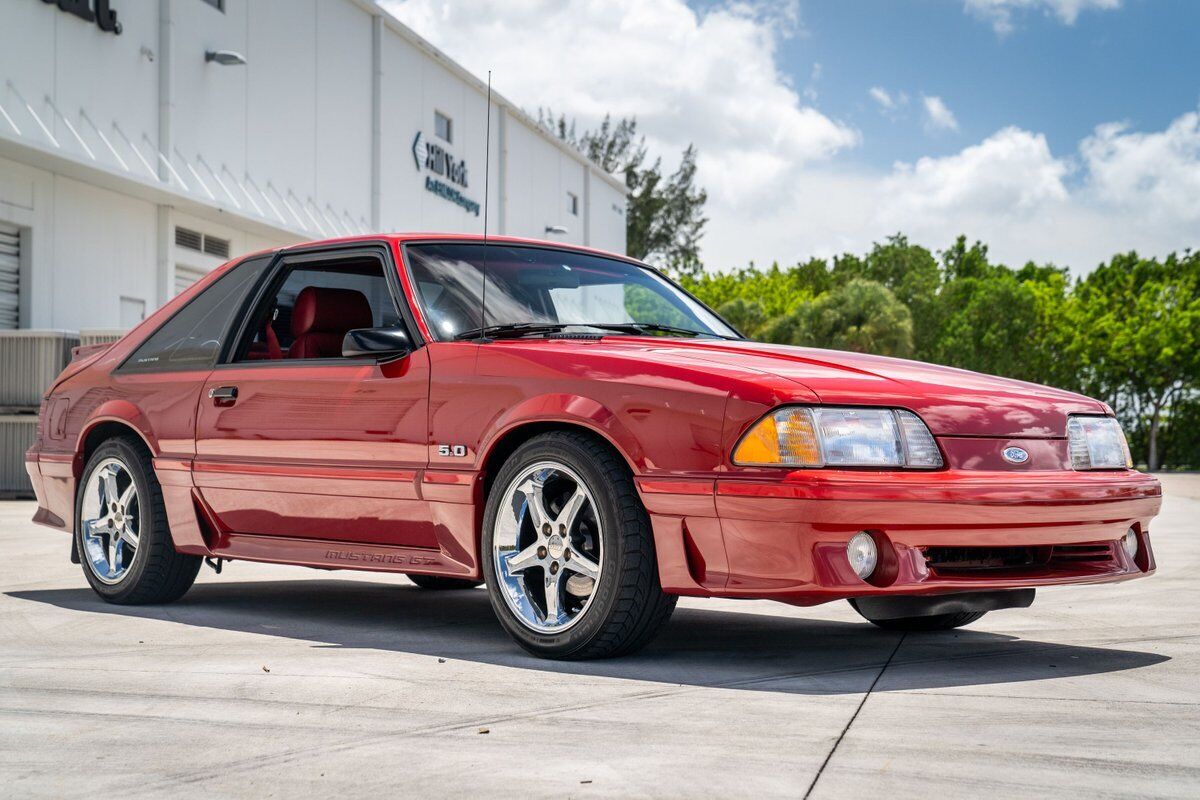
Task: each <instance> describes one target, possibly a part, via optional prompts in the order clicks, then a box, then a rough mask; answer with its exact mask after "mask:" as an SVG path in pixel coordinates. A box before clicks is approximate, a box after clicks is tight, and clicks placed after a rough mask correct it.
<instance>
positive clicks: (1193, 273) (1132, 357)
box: [1072, 252, 1200, 470]
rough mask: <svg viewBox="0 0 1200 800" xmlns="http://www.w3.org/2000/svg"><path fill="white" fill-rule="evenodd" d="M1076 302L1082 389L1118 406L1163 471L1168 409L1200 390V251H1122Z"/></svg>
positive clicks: (1087, 282)
mask: <svg viewBox="0 0 1200 800" xmlns="http://www.w3.org/2000/svg"><path fill="white" fill-rule="evenodd" d="M1075 300H1076V303H1075V305H1074V315H1073V317H1074V318H1073V322H1074V329H1075V334H1076V335H1075V340H1074V343H1073V348H1072V350H1073V354H1074V355H1075V356H1076V358H1077V359H1078V360H1079V364H1080V367H1081V373H1080V376H1081V380H1080V383H1081V387H1080V388H1082V389H1083V390H1084V391H1086V392H1087V393H1089V394H1092V395H1094V396H1097V397H1102V398H1105V399H1107V400H1108V401H1109V403H1110V404H1111V405H1113V406H1114V407H1115V408H1116V410H1117V412H1118V413H1119V414H1120V415H1121V416H1122V417H1123V418H1124V419H1125V420H1126V423H1127V425H1129V426H1130V427H1132V428H1134V429H1135V431H1136V432H1137V434H1138V438H1139V439H1144V441H1145V454H1146V464H1147V466H1148V467H1149V468H1150V469H1151V470H1156V469H1158V467H1159V449H1158V437H1159V431H1160V428H1161V426H1162V423H1163V421H1164V419H1165V418H1166V415H1167V414H1168V413H1169V412H1170V411H1171V409H1172V407H1173V405H1174V404H1175V403H1181V404H1182V403H1184V402H1187V401H1191V400H1192V399H1193V398H1194V397H1195V395H1196V393H1197V392H1198V391H1200V255H1198V254H1196V253H1190V252H1189V253H1185V254H1184V255H1183V256H1182V257H1177V256H1175V255H1171V256H1169V257H1167V258H1166V259H1165V260H1164V261H1162V262H1160V261H1158V260H1157V259H1143V258H1139V257H1138V255H1137V254H1136V253H1127V254H1124V255H1119V256H1115V257H1114V258H1113V259H1112V260H1111V261H1109V262H1108V263H1107V264H1101V265H1100V266H1099V267H1097V268H1096V269H1095V270H1094V271H1093V272H1092V273H1090V274H1089V275H1088V276H1087V277H1086V278H1085V279H1084V280H1083V281H1082V282H1081V283H1080V284H1079V286H1078V287H1077V289H1076V293H1075Z"/></svg>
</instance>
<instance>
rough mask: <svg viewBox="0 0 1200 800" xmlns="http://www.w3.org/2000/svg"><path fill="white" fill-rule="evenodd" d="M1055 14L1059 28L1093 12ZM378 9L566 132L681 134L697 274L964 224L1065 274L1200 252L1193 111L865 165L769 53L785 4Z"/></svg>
mask: <svg viewBox="0 0 1200 800" xmlns="http://www.w3.org/2000/svg"><path fill="white" fill-rule="evenodd" d="M1004 5H1006V6H1009V7H1012V6H1013V4H1012V3H1006V4H1004ZM1060 5H1061V7H1062V8H1063V9H1064V10H1063V11H1062V12H1061V13H1062V14H1063V15H1064V16H1063V17H1062V18H1063V19H1064V20H1070V19H1073V16H1071V15H1072V14H1078V13H1079V10H1081V9H1083V8H1084V7H1099V6H1098V5H1097V3H1096V2H1091V3H1085V2H1082V0H1080V2H1076V3H1075V4H1074V6H1073V8H1074V9H1075V10H1074V11H1072V10H1071V6H1070V4H1058V5H1055V6H1054V9H1058V8H1059V6H1060ZM386 6H387V7H388V8H389V9H391V10H393V11H395V12H397V13H398V14H399V15H400V17H401V18H402V19H403V20H404V21H406V22H408V23H409V24H410V25H412V26H413V27H414V28H415V29H416V30H417V31H418V32H419V33H420V34H422V35H423V36H426V37H428V38H430V39H431V40H432V41H433V42H434V43H435V44H437V45H438V46H439V47H441V48H443V49H444V50H446V51H447V52H448V53H449V54H450V55H451V56H452V57H454V58H456V59H459V60H460V61H461V62H462V63H463V64H464V65H465V66H467V67H468V68H469V69H471V70H472V71H474V72H475V73H476V74H481V73H483V72H485V71H486V70H487V69H488V68H489V67H490V68H492V69H493V70H494V80H495V85H496V87H497V89H498V90H499V91H501V92H503V93H504V94H505V95H507V96H508V97H510V98H511V99H513V100H514V101H516V102H519V103H523V104H525V106H526V107H528V108H533V109H536V108H537V107H538V106H551V107H553V108H554V110H555V111H558V112H565V113H566V114H567V115H568V116H574V117H577V118H578V119H579V124H580V128H581V129H582V128H586V127H588V126H590V125H593V124H595V122H596V121H598V120H599V119H600V118H602V117H603V115H604V114H605V113H606V112H611V113H612V114H614V115H615V116H618V117H619V116H632V115H636V116H637V118H638V119H639V120H640V122H641V127H642V129H643V130H644V131H645V133H646V134H647V137H648V139H647V141H648V144H649V146H650V147H651V150H652V152H653V153H654V154H656V155H657V154H661V155H663V156H664V157H666V158H667V159H668V160H669V159H671V158H675V157H677V156H678V154H679V153H680V152H681V151H682V150H683V148H684V147H685V146H686V145H687V144H688V143H689V142H695V143H696V145H697V147H698V148H699V152H700V158H699V175H698V180H699V183H700V184H701V185H702V186H704V187H705V188H706V189H707V190H708V192H709V202H708V207H707V208H706V213H707V216H708V217H709V218H710V222H709V225H708V229H707V230H708V233H707V235H706V237H705V239H704V241H703V256H704V258H705V261H706V263H707V264H708V265H709V266H710V268H714V269H717V268H729V267H737V266H743V265H745V264H747V263H748V262H749V261H752V260H753V261H755V262H757V263H759V264H769V263H770V262H771V261H773V260H778V261H779V262H781V263H784V264H789V263H794V262H795V261H797V260H800V259H805V258H808V257H810V256H814V255H816V256H830V255H834V254H837V253H841V252H846V251H851V252H861V251H863V250H864V249H866V248H869V247H870V245H871V243H872V242H873V241H879V240H882V239H883V238H884V237H886V236H888V235H890V234H892V233H896V232H897V231H902V232H904V233H907V234H908V235H909V236H910V237H911V238H912V239H913V240H914V241H918V242H920V243H922V244H925V245H926V246H928V247H930V248H933V249H938V248H943V247H946V246H948V245H949V244H951V243H952V242H953V240H954V238H955V237H956V236H958V235H959V234H965V235H967V236H968V237H970V238H972V239H981V240H983V241H984V242H987V243H988V244H989V245H990V246H991V252H992V253H993V254H994V255H995V256H996V257H997V258H998V259H999V260H1001V261H1004V262H1006V263H1010V264H1021V263H1024V261H1026V260H1028V259H1032V260H1036V261H1039V262H1045V261H1051V262H1054V263H1057V264H1060V265H1063V266H1070V267H1072V268H1074V269H1076V270H1077V271H1083V270H1087V269H1090V268H1091V267H1093V266H1094V265H1095V264H1097V263H1099V262H1100V261H1101V260H1103V259H1106V258H1108V257H1109V256H1111V255H1113V254H1114V253H1116V252H1120V251H1124V250H1129V249H1138V250H1139V251H1142V252H1147V253H1154V254H1164V253H1167V252H1169V251H1171V250H1180V249H1183V248H1186V247H1193V248H1194V247H1196V246H1197V245H1200V241H1198V240H1200V114H1198V113H1195V112H1193V113H1187V114H1184V115H1182V116H1180V117H1179V118H1178V119H1176V120H1175V121H1174V122H1173V123H1172V124H1171V125H1169V126H1168V127H1167V128H1166V129H1164V130H1161V131H1150V132H1138V131H1135V130H1133V129H1132V128H1130V127H1128V126H1126V125H1122V124H1107V125H1100V126H1098V127H1097V128H1096V129H1095V131H1094V132H1093V133H1092V135H1090V136H1089V137H1087V138H1086V139H1085V140H1084V141H1083V142H1081V143H1080V144H1079V146H1078V148H1077V149H1076V148H1070V149H1069V150H1066V151H1063V152H1060V153H1054V152H1052V151H1051V149H1050V145H1049V143H1048V141H1047V139H1046V137H1045V136H1043V135H1042V134H1040V133H1038V132H1036V131H1030V130H1023V129H1020V128H1015V127H1009V128H1003V129H1001V130H999V131H997V132H995V133H994V134H992V135H991V136H988V137H987V138H985V139H984V140H982V141H980V142H978V143H976V144H973V145H971V146H969V147H965V148H963V149H962V150H960V151H958V152H954V153H950V154H947V155H942V156H938V157H925V158H919V159H916V160H914V161H911V162H907V163H898V164H896V165H894V166H893V167H891V168H889V169H870V168H866V167H863V166H861V165H854V164H852V163H848V162H849V161H850V159H848V158H838V156H839V155H843V156H844V155H847V154H850V153H852V152H853V148H854V146H855V145H856V144H857V143H858V141H859V134H858V132H857V131H856V130H855V129H854V128H852V127H850V126H849V125H847V124H845V123H843V122H840V121H838V120H835V119H832V118H831V117H829V116H828V115H826V114H824V113H822V112H821V111H820V110H819V109H817V108H815V107H814V106H813V105H812V104H811V103H808V102H806V101H805V100H804V98H803V97H802V95H801V94H800V93H799V92H798V91H797V90H796V89H795V88H794V87H793V85H792V84H791V83H790V82H789V80H788V79H787V78H786V76H784V75H782V74H781V73H780V71H779V69H778V67H777V63H776V57H775V54H776V48H777V46H778V45H779V43H780V41H781V40H782V39H783V37H787V36H789V35H792V34H793V33H794V32H795V31H796V30H797V26H798V25H799V18H798V16H797V15H796V13H795V6H794V5H791V4H788V3H783V4H777V5H772V6H768V7H767V8H766V9H765V10H763V8H762V7H756V10H749V7H748V6H747V5H742V4H730V5H719V6H716V7H714V8H712V9H711V10H709V11H708V12H706V13H697V12H696V11H694V10H692V9H690V8H688V7H687V6H686V5H684V4H683V2H682V0H643V1H642V2H637V1H636V0H612V1H611V2H609V3H595V2H587V0H569V2H563V3H561V4H560V3H558V2H552V1H551V0H512V2H510V3H508V4H506V5H505V6H504V7H503V11H502V12H500V11H497V10H496V6H494V5H492V4H489V3H487V2H484V0H462V1H461V2H454V3H449V2H445V3H443V2H437V0H397V2H390V3H386ZM1043 7H1047V6H1045V5H1044V4H1043ZM1055 13H1056V14H1057V13H1059V11H1057V10H1055ZM802 41H803V40H802V39H799V38H797V39H794V40H793V42H799V43H800V44H801V45H802ZM810 81H815V78H814V77H812V76H810ZM875 90H878V91H875ZM869 96H870V97H871V98H872V100H873V101H874V102H875V103H876V104H877V105H878V107H879V108H880V110H881V111H883V112H884V113H898V112H899V111H900V110H901V109H902V107H903V106H904V104H905V103H906V102H907V99H908V98H907V96H906V95H904V94H903V93H899V92H896V91H892V90H888V89H885V88H884V87H881V86H880V87H874V89H872V90H871V92H870V93H869ZM928 99H932V98H927V99H926V100H928ZM888 102H890V103H891V104H892V105H891V106H890V107H889V105H888ZM943 105H944V104H943Z"/></svg>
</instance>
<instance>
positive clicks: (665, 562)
mask: <svg viewBox="0 0 1200 800" xmlns="http://www.w3.org/2000/svg"><path fill="white" fill-rule="evenodd" d="M638 483H639V488H640V490H641V494H642V497H643V500H644V501H645V503H646V506H647V509H648V510H649V511H650V514H651V519H652V522H653V524H654V532H655V544H656V547H657V549H658V560H659V569H660V578H661V580H662V584H663V588H664V589H666V590H667V591H669V592H674V593H678V594H689V595H709V596H721V597H754V598H771V599H776V600H782V601H785V602H790V603H796V604H799V605H813V604H816V603H823V602H827V601H829V600H835V599H840V598H849V597H867V596H872V595H885V594H891V595H895V594H939V593H948V592H965V591H980V590H990V589H1015V588H1024V587H1039V586H1055V585H1063V584H1074V583H1100V582H1107V581H1120V580H1128V579H1130V578H1136V577H1141V576H1143V575H1148V574H1150V573H1152V572H1153V571H1154V556H1153V551H1152V550H1151V546H1150V537H1149V525H1150V520H1151V519H1152V518H1153V517H1154V516H1155V515H1156V514H1157V513H1158V510H1159V506H1160V505H1161V502H1162V492H1161V489H1160V487H1159V484H1158V481H1157V480H1156V479H1155V478H1153V477H1151V476H1149V475H1143V474H1141V473H1138V472H1134V471H1131V470H1128V471H1126V470H1122V471H1119V472H1094V473H1080V472H1069V471H1046V472H1032V471H1025V472H1021V473H1017V474H1014V473H1013V472H981V471H968V470H954V469H951V470H945V471H940V472H926V473H920V472H867V471H861V472H849V471H838V470H808V471H796V472H791V473H786V474H784V475H783V476H778V477H772V476H753V477H718V478H715V479H711V480H707V479H706V480H696V479H691V478H678V479H677V478H657V477H642V478H640V479H639V481H638ZM1131 527H1132V528H1133V529H1134V530H1135V531H1137V533H1138V542H1139V548H1138V553H1137V555H1136V556H1135V557H1134V558H1130V557H1129V556H1128V555H1126V553H1125V552H1124V550H1123V549H1122V548H1121V546H1120V543H1119V540H1120V539H1121V537H1122V536H1124V534H1125V532H1126V531H1127V530H1129V529H1130V528H1131ZM864 530H865V531H869V532H870V533H871V534H872V536H874V537H875V539H876V542H877V544H878V545H879V546H880V556H881V557H880V566H879V567H878V568H877V570H876V572H875V574H873V575H872V576H871V577H870V578H869V579H868V580H865V581H864V580H862V579H860V578H859V577H858V576H857V575H855V574H854V572H853V571H852V570H851V569H850V565H849V563H848V561H847V560H846V557H845V546H846V542H847V541H848V540H849V539H850V537H851V536H853V535H854V534H856V533H858V532H859V531H864ZM964 548H965V549H964ZM956 559H957V561H956Z"/></svg>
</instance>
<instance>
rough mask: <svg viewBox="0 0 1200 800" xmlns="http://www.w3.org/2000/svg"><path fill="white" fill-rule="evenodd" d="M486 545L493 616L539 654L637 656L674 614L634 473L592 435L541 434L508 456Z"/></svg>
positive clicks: (487, 516) (486, 527) (491, 503)
mask: <svg viewBox="0 0 1200 800" xmlns="http://www.w3.org/2000/svg"><path fill="white" fill-rule="evenodd" d="M482 544H483V546H482V548H481V557H482V561H483V572H484V577H485V579H486V583H487V587H488V596H489V597H490V599H491V602H492V608H493V610H494V611H495V612H496V617H497V618H498V619H499V621H500V624H501V625H502V626H503V627H504V629H505V630H506V631H508V633H509V635H510V636H512V638H513V639H514V640H515V641H516V642H517V644H519V645H520V646H521V647H523V648H525V649H526V650H528V651H529V652H530V653H532V654H534V655H536V656H540V657H542V658H556V659H588V658H608V657H612V656H618V655H624V654H626V653H631V652H634V651H635V650H638V649H640V648H642V647H643V646H645V645H646V644H647V643H648V642H649V641H650V640H651V639H652V638H653V637H654V635H655V633H657V632H658V630H659V628H660V627H662V625H663V624H664V623H665V622H666V621H667V619H668V618H669V617H670V616H671V612H672V611H673V610H674V608H675V602H676V598H675V597H674V596H673V595H668V594H666V593H664V592H663V590H662V586H661V585H660V584H659V581H658V566H657V562H656V559H655V554H654V537H653V534H652V533H651V530H650V519H649V517H648V515H647V514H646V509H645V508H644V507H643V506H642V503H641V500H640V499H639V497H638V494H637V490H636V488H635V487H634V484H633V476H632V475H631V474H630V472H629V468H628V467H627V466H626V464H625V462H624V461H622V460H621V458H620V457H619V456H618V455H617V454H616V453H614V452H613V450H612V449H611V448H610V447H609V446H608V445H607V443H605V442H603V441H600V440H598V439H596V438H595V437H593V436H589V435H587V434H583V433H574V432H555V433H547V434H542V435H540V436H536V437H534V438H532V439H530V440H529V441H528V442H526V443H525V444H523V445H521V446H520V447H519V448H518V449H517V450H516V452H514V453H513V454H512V455H511V456H510V457H509V459H508V460H507V461H506V462H505V464H504V466H503V468H501V470H500V472H499V474H498V475H497V476H496V479H495V481H494V482H493V483H492V486H491V490H490V491H489V493H488V498H487V507H486V510H485V513H484V519H483V543H482Z"/></svg>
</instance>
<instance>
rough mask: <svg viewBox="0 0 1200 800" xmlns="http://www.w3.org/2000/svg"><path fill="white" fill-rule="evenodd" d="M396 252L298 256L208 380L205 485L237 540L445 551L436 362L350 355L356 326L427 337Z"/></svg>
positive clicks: (202, 442) (202, 414)
mask: <svg viewBox="0 0 1200 800" xmlns="http://www.w3.org/2000/svg"><path fill="white" fill-rule="evenodd" d="M405 302H406V301H405V300H404V298H403V295H402V294H401V293H400V291H399V289H398V282H397V280H396V272H395V266H394V263H393V261H392V258H391V255H390V253H389V252H388V251H387V250H386V249H385V248H383V247H378V248H377V247H361V246H360V247H355V248H352V249H340V250H332V251H331V250H328V249H326V250H320V251H316V252H307V253H294V254H288V255H285V256H284V257H283V258H282V259H281V260H280V262H279V263H278V264H277V266H276V268H275V272H274V274H273V275H272V276H271V278H270V279H269V280H268V281H267V282H265V284H264V287H263V289H262V291H260V293H259V296H258V298H257V299H256V301H255V304H254V306H253V310H252V311H251V313H249V314H248V315H247V317H246V320H245V322H244V324H243V326H242V331H241V333H240V335H239V338H238V340H237V342H236V344H235V346H234V347H233V348H232V349H231V351H230V352H229V353H228V355H227V357H226V358H225V360H224V362H223V363H220V364H218V365H217V366H216V367H215V368H214V369H213V371H212V373H211V375H210V376H209V378H208V380H207V381H206V384H205V386H204V391H203V393H202V395H201V399H200V411H199V414H198V418H197V425H196V458H195V462H194V467H193V468H194V480H195V484H196V487H197V489H198V491H199V492H200V495H201V497H202V499H203V501H204V503H205V504H206V505H207V507H208V509H209V511H210V512H211V513H212V515H213V516H214V517H215V521H216V523H217V525H218V527H219V528H220V529H222V530H224V531H228V532H232V533H241V534H255V535H261V536H288V537H299V538H308V539H324V540H331V541H345V542H363V543H371V544H382V545H396V546H406V547H436V546H437V537H436V532H435V527H434V524H433V521H432V519H431V516H430V513H429V509H428V504H427V503H425V502H424V501H423V500H422V499H421V498H420V496H419V493H418V490H417V478H418V477H419V475H420V471H421V470H422V469H423V468H424V467H425V465H426V460H427V456H426V452H427V451H426V439H427V409H428V402H427V397H428V391H429V358H428V353H427V350H426V348H425V347H423V346H420V343H419V342H416V341H415V340H413V344H414V349H413V350H412V351H411V352H410V353H409V354H408V355H406V356H403V357H401V358H392V359H383V360H376V359H371V358H367V359H363V358H344V357H342V354H341V342H342V339H343V337H344V336H345V334H346V332H347V331H349V330H351V329H355V328H369V327H393V326H399V327H404V328H405V329H407V331H408V332H409V335H410V337H411V336H415V335H416V331H415V327H414V326H413V325H412V324H411V316H410V315H409V312H408V311H407V308H406V307H405V306H402V305H401V304H403V303H405Z"/></svg>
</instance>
